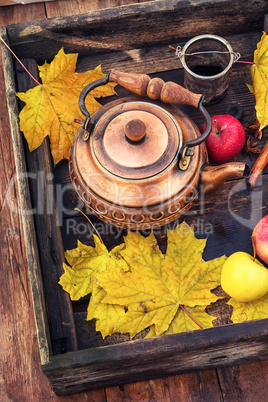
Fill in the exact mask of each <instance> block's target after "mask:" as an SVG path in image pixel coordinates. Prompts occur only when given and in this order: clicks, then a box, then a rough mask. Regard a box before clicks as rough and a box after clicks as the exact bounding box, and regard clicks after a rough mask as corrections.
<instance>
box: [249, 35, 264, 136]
mask: <svg viewBox="0 0 268 402" xmlns="http://www.w3.org/2000/svg"><path fill="white" fill-rule="evenodd" d="M250 71H251V77H252V84H253V85H248V87H249V89H250V91H251V92H252V93H253V94H254V95H255V100H256V105H255V109H256V116H257V119H258V120H259V122H260V130H262V129H263V128H264V127H266V126H267V125H268V36H267V35H266V33H265V32H264V33H263V35H262V37H261V40H260V42H259V43H258V44H257V49H256V50H255V52H254V64H253V65H252V66H251V67H250Z"/></svg>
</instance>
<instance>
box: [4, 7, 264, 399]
mask: <svg viewBox="0 0 268 402" xmlns="http://www.w3.org/2000/svg"><path fill="white" fill-rule="evenodd" d="M258 3H259V4H258V7H257V6H255V7H254V10H253V9H252V8H251V6H250V5H249V4H248V2H247V1H243V0H224V1H222V0H218V1H217V0H213V1H210V0H207V1H206V0H199V1H198V2H194V4H193V2H184V1H174V0H170V1H168V2H166V1H162V0H160V1H153V2H149V3H141V4H134V5H130V6H122V7H117V8H114V9H105V10H100V11H94V12H90V13H87V14H84V15H77V16H74V17H72V18H71V17H68V18H53V19H48V20H41V21H33V22H31V23H21V24H15V25H10V26H8V27H6V28H4V29H2V32H1V35H2V37H3V38H4V39H5V40H6V41H7V42H9V43H10V46H11V48H12V49H13V51H14V52H15V53H16V54H17V55H18V56H19V57H21V58H22V57H23V58H24V59H27V60H28V62H29V60H31V59H34V60H35V61H37V62H38V61H39V60H44V59H47V60H48V59H49V58H52V57H53V56H54V55H55V54H56V53H57V51H58V50H59V49H60V48H61V47H64V49H65V51H67V52H74V51H76V52H78V53H79V54H81V55H84V56H85V57H86V55H87V54H90V55H91V56H90V57H91V59H92V65H93V66H95V65H96V63H97V62H98V63H101V64H102V65H103V68H104V70H105V68H106V67H110V66H112V67H117V68H118V67H119V66H122V68H121V69H127V68H129V65H130V63H132V65H134V68H135V66H138V71H139V72H146V73H150V72H151V73H152V72H157V71H163V70H165V69H166V70H168V69H174V68H175V67H174V66H175V65H176V66H177V64H178V63H179V62H178V61H177V60H176V64H174V63H175V62H174V57H173V58H172V57H171V56H170V52H168V51H167V44H170V43H176V42H178V39H179V40H180V41H181V42H185V41H186V40H187V39H189V38H190V37H193V36H195V35H197V34H200V33H208V31H209V32H210V33H215V34H217V33H218V34H219V33H220V34H221V36H224V35H235V36H237V37H238V38H239V35H242V36H243V35H244V33H245V32H247V31H248V30H250V31H260V32H261V30H262V29H263V15H264V14H265V12H267V11H268V10H267V6H266V4H265V3H266V0H260V1H259V2H258ZM211 10H213V18H212V19H208V18H207V14H208V11H209V12H210V13H211V12H212V11H211ZM189 15H193V16H194V17H193V19H192V20H189ZM234 18H235V21H236V23H235V24H233V19H234ZM215 19H217V21H218V24H217V25H216V24H214V23H213V21H212V20H215ZM185 21H188V22H187V23H186V22H185ZM186 26H187V27H188V30H187V33H185V32H186ZM161 27H164V29H161ZM133 32H135V34H133ZM113 35H114V36H113ZM115 39H116V40H115ZM162 44H165V45H164V46H162ZM147 47H151V48H153V49H154V51H155V52H156V54H157V55H158V56H157V57H158V58H159V60H161V61H162V63H158V64H157V63H155V60H151V61H150V59H149V55H148V54H147V53H146V48H147ZM2 53H3V62H4V70H5V82H6V93H7V102H8V110H9V116H10V124H11V132H12V138H13V146H14V155H15V163H16V171H17V177H19V180H18V186H19V197H20V206H21V211H28V210H29V209H31V192H30V188H29V182H28V180H27V178H26V177H24V172H26V171H27V167H26V166H27V165H28V164H29V163H31V162H29V161H27V163H26V160H25V153H24V144H23V139H22V135H21V132H20V130H19V121H18V104H17V99H16V95H15V92H16V85H17V84H16V80H18V79H19V77H18V73H17V74H16V75H15V69H14V61H13V59H12V57H11V55H10V53H9V51H8V50H7V49H6V48H5V47H3V46H2ZM140 56H142V57H145V58H146V63H142V62H140V61H139V59H140ZM173 56H174V55H173ZM126 59H127V62H126V61H125V60H126ZM27 60H26V62H27ZM29 63H30V62H29ZM30 64H31V63H30ZM81 68H82V67H81ZM145 70H146V71H145ZM17 71H18V70H17ZM136 71H137V70H136ZM47 147H48V145H47V144H46V143H45V144H44V145H43V148H42V153H44V149H45V150H46V152H47V154H48V152H49V151H48V148H47ZM38 160H39V162H38V163H39V164H40V165H39V166H42V167H43V168H44V166H45V169H47V171H51V169H52V166H51V161H49V159H48V157H47V156H43V157H41V152H40V153H39V154H38ZM35 163H37V162H36V161H35ZM22 220H23V227H24V235H25V239H27V242H26V253H27V259H28V267H29V276H30V282H31V289H32V296H33V301H34V308H35V318H36V327H37V333H38V340H39V346H40V355H41V367H42V370H43V372H44V373H45V375H46V376H47V378H48V380H49V382H50V384H51V387H52V389H53V390H54V391H55V393H56V394H57V395H64V394H70V393H75V392H81V391H86V390H89V389H92V388H97V387H104V386H110V385H115V384H122V383H126V382H133V381H139V380H145V379H150V378H157V377H162V376H167V375H173V374H177V373H182V372H189V371H193V370H200V369H208V368H215V367H219V366H224V365H230V364H237V363H242V362H245V361H250V360H254V359H264V358H267V357H268V346H267V339H268V319H264V320H256V321H249V322H244V323H240V324H230V325H226V326H224V327H215V328H210V329H205V330H202V331H194V332H188V333H182V334H174V335H168V336H163V337H158V338H152V339H148V340H135V341H129V342H125V343H122V344H118V345H110V346H104V347H98V348H92V349H86V350H75V349H76V348H77V345H76V340H75V335H73V334H72V333H71V334H69V336H71V337H73V340H72V344H73V346H72V349H73V351H67V353H63V354H55V353H54V351H53V339H52V337H51V332H50V329H49V322H48V316H47V310H46V295H45V293H44V288H43V273H42V269H43V267H42V265H43V264H44V260H43V257H42V256H41V254H42V250H40V248H39V245H38V244H39V242H38V241H37V230H38V228H37V227H36V223H35V221H34V218H33V216H32V215H29V214H27V213H26V214H24V213H22ZM53 225H55V227H56V226H57V225H56V222H53ZM58 236H59V238H60V233H59V232H57V233H56V235H55V237H56V238H57V237H58ZM54 239H55V238H54ZM59 241H60V240H59ZM61 247H62V246H61V245H59V249H61ZM40 251H41V253H40ZM59 256H60V258H62V259H63V254H62V251H59ZM61 261H62V260H61ZM47 263H49V261H47ZM64 303H66V305H67V310H68V308H69V307H68V301H65V302H64ZM64 306H65V304H64V305H63V307H62V308H63V310H64ZM70 332H72V331H70ZM54 349H55V348H54Z"/></svg>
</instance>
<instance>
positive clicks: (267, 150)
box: [247, 141, 268, 187]
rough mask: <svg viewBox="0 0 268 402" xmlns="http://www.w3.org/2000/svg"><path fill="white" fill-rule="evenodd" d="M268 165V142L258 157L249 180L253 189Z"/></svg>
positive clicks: (248, 182)
mask: <svg viewBox="0 0 268 402" xmlns="http://www.w3.org/2000/svg"><path fill="white" fill-rule="evenodd" d="M267 163H268V141H267V142H266V144H265V147H264V148H263V150H262V151H261V153H260V155H259V156H258V158H257V160H256V162H255V163H254V165H253V167H252V169H251V172H250V175H249V177H248V178H247V184H249V185H250V186H251V187H253V186H255V184H256V182H257V180H258V178H259V176H260V175H261V173H262V171H263V169H264V168H265V166H266V165H267Z"/></svg>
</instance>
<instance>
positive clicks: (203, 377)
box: [0, 0, 268, 402]
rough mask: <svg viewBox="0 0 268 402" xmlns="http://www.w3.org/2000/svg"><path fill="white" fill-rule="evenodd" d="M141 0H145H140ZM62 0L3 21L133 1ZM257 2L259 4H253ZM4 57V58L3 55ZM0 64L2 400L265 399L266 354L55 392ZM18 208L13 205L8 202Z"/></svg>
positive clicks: (9, 12)
mask: <svg viewBox="0 0 268 402" xmlns="http://www.w3.org/2000/svg"><path fill="white" fill-rule="evenodd" d="M140 2H141V1H140ZM131 3H134V1H123V0H121V1H119V0H118V1H117V0H110V1H109V0H99V1H98V0H91V1H83V0H76V1H74V0H62V1H55V2H49V3H46V4H45V3H38V4H29V5H25V6H24V5H18V6H8V7H2V8H0V25H1V26H4V25H7V24H8V23H17V22H24V21H31V20H34V19H42V18H46V17H54V16H68V15H72V14H78V13H83V12H87V11H90V10H93V9H98V8H105V7H111V6H119V5H123V4H131ZM256 6H257V5H256ZM0 63H1V61H0ZM3 82H4V81H3V74H2V66H1V64H0V83H1V85H0V179H1V180H0V212H1V216H0V229H1V232H0V233H1V242H0V261H1V263H0V264H1V276H0V289H1V292H0V339H1V348H0V362H1V365H0V400H1V401H3V402H5V401H60V400H65V401H75V400H77V401H94V400H95V401H106V400H108V401H130V400H133V401H138V400H139V401H177V400H181V401H221V400H223V398H224V400H226V401H250V402H251V401H266V400H267V391H268V381H267V372H268V361H267V360H264V361H262V362H255V363H248V364H243V365H240V366H233V367H226V368H222V369H217V370H206V371H202V372H196V373H189V374H183V375H178V376H173V377H168V378H166V379H160V380H150V381H143V382H139V383H135V384H128V385H125V386H120V387H118V386H115V387H110V388H106V389H99V390H95V391H90V392H87V393H82V394H77V395H73V396H67V397H64V398H63V397H57V396H55V395H54V393H53V392H52V391H51V389H50V386H49V384H48V381H47V379H46V377H45V376H44V374H43V373H42V372H41V370H40V358H39V350H38V344H37V338H36V328H35V321H34V316H33V309H32V300H31V295H30V290H29V278H28V273H27V264H26V259H25V246H24V241H25V239H24V238H23V234H22V233H23V230H22V226H21V219H20V216H19V215H18V214H17V212H16V210H15V207H16V206H18V205H17V185H16V181H15V180H14V178H15V174H16V172H15V166H14V157H13V149H12V143H11V136H10V126H9V119H8V114H7V108H6V101H5V89H4V84H3ZM11 204H12V205H13V206H14V208H13V209H11V208H10V205H11Z"/></svg>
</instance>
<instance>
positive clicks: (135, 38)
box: [8, 0, 267, 60]
mask: <svg viewBox="0 0 268 402" xmlns="http://www.w3.org/2000/svg"><path fill="white" fill-rule="evenodd" d="M212 9H213V18H210V15H211V10H212ZM266 11H267V2H266V0H258V1H257V2H256V4H255V6H254V8H253V7H252V5H251V4H250V3H249V2H248V1H246V0H198V1H190V2H185V1H177V0H170V1H169V2H168V3H167V2H166V1H164V0H160V1H152V2H146V3H141V4H134V5H128V6H122V7H114V8H109V9H104V10H96V11H92V12H89V13H86V14H80V15H76V16H72V17H62V18H60V17H59V18H55V19H48V20H40V21H33V22H31V23H22V24H16V25H9V27H8V33H9V37H10V41H11V45H12V48H13V50H14V51H15V53H16V54H17V55H18V56H19V57H27V58H28V57H29V58H35V59H39V60H40V59H48V58H50V57H53V56H54V55H55V53H57V52H58V50H59V49H60V48H61V47H64V49H65V51H67V52H78V53H79V54H80V55H82V54H89V53H90V54H100V53H109V52H113V51H119V50H130V49H139V48H142V47H146V46H152V45H154V46H155V45H159V43H167V44H170V43H173V42H178V41H184V40H186V39H187V38H190V37H192V36H195V35H197V34H202V33H207V32H210V33H215V34H220V35H221V36H224V35H230V34H238V33H239V32H248V31H257V30H261V29H262V28H263V15H264V14H265V12H266ZM192 13H194V15H195V18H194V19H193V18H189V16H190V15H191V14H192ZM215 20H216V21H217V24H215V23H214V22H215ZM234 21H235V23H234ZM160 27H164V29H160Z"/></svg>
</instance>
